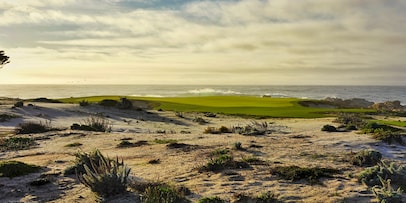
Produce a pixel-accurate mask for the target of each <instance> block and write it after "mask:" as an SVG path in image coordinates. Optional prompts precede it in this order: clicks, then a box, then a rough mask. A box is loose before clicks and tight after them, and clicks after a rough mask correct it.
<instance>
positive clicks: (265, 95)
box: [262, 92, 289, 98]
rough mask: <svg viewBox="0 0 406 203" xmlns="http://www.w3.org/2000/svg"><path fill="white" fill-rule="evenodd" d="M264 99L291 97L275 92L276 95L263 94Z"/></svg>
mask: <svg viewBox="0 0 406 203" xmlns="http://www.w3.org/2000/svg"><path fill="white" fill-rule="evenodd" d="M262 97H277V98H287V97H289V95H287V94H283V93H279V92H275V93H266V94H263V95H262Z"/></svg>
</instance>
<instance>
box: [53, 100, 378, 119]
mask: <svg viewBox="0 0 406 203" xmlns="http://www.w3.org/2000/svg"><path fill="white" fill-rule="evenodd" d="M120 98H122V97H120V96H97V97H80V98H66V99H60V101H62V102H65V103H79V102H80V101H83V100H86V101H88V102H91V103H96V102H99V101H102V100H104V99H113V100H119V99H120ZM127 98H128V99H131V100H137V101H144V102H147V103H149V104H150V106H151V107H153V108H154V109H156V110H158V109H160V110H165V111H176V112H211V113H218V114H226V115H239V116H253V117H273V118H320V117H328V116H330V115H331V113H335V112H357V113H365V112H373V110H366V109H332V108H312V107H304V106H302V105H300V104H299V102H300V101H309V100H304V99H297V98H270V97H254V96H206V97H127Z"/></svg>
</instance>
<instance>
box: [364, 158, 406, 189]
mask: <svg viewBox="0 0 406 203" xmlns="http://www.w3.org/2000/svg"><path fill="white" fill-rule="evenodd" d="M380 177H381V178H383V180H388V179H390V180H392V181H391V184H392V185H394V186H395V187H398V188H401V189H402V190H406V168H405V167H404V166H402V165H398V164H396V163H395V162H391V163H389V164H388V163H386V162H384V161H381V162H379V163H378V165H376V166H373V167H369V168H366V169H365V170H364V171H362V172H361V173H359V174H357V178H358V180H359V181H360V182H362V183H364V184H366V185H367V186H369V187H373V186H375V185H380V184H381V180H380V179H381V178H380Z"/></svg>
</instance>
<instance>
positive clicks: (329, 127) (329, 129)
mask: <svg viewBox="0 0 406 203" xmlns="http://www.w3.org/2000/svg"><path fill="white" fill-rule="evenodd" d="M321 131H325V132H337V128H336V127H334V126H332V125H324V126H323V127H322V128H321Z"/></svg>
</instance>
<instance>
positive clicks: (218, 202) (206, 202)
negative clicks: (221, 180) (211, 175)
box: [198, 196, 226, 203]
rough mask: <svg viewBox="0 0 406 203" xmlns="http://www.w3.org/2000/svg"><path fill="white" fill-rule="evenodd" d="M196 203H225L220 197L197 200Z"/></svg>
mask: <svg viewBox="0 0 406 203" xmlns="http://www.w3.org/2000/svg"><path fill="white" fill-rule="evenodd" d="M198 203H226V201H225V200H223V199H221V198H220V197H217V196H214V197H204V198H202V199H199V201H198Z"/></svg>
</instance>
